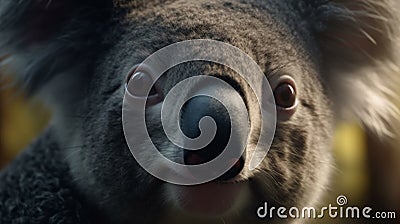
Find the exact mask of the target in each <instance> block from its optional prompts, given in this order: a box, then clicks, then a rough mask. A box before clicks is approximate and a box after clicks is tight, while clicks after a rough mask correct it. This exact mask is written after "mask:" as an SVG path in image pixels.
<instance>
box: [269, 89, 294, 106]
mask: <svg viewBox="0 0 400 224" xmlns="http://www.w3.org/2000/svg"><path fill="white" fill-rule="evenodd" d="M274 97H275V102H276V104H277V106H279V107H281V108H290V107H293V106H294V105H295V103H296V91H295V89H294V87H293V86H292V85H291V84H290V83H281V84H279V85H278V87H276V89H275V91H274Z"/></svg>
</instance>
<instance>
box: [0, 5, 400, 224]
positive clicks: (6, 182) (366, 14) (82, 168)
mask: <svg viewBox="0 0 400 224" xmlns="http://www.w3.org/2000/svg"><path fill="white" fill-rule="evenodd" d="M397 4H398V3H397V1H395V0H381V1H372V0H353V1H342V0H218V1H208V0H197V1H191V0H186V1H180V0H96V1H91V0H81V1H77V0H68V1H67V0H54V1H51V0H46V1H45V0H26V1H15V0H0V34H1V35H0V57H1V58H3V60H2V68H3V69H5V68H7V69H8V70H10V71H11V72H10V73H12V74H15V79H16V80H17V82H18V83H19V84H20V86H21V88H23V89H24V90H25V91H26V92H27V93H28V94H29V95H31V96H33V97H38V98H40V99H41V100H43V101H44V102H46V103H47V104H48V105H49V106H50V108H52V110H53V116H52V119H51V122H50V124H49V127H48V128H47V129H46V131H44V133H43V134H42V135H41V136H40V137H38V139H37V140H35V142H34V143H32V144H31V146H29V147H28V148H27V149H26V150H25V151H24V152H22V153H21V155H19V157H18V158H16V159H15V160H14V161H13V162H12V163H11V164H10V165H9V166H8V167H7V168H5V169H4V170H2V171H1V173H0V221H1V223H189V222H190V223H233V224H235V223H265V222H271V223H278V222H279V223H281V222H287V223H295V222H299V220H293V219H285V220H282V219H278V218H277V217H272V218H269V217H267V218H266V219H260V218H259V217H257V208H259V207H260V206H262V205H263V204H264V202H268V204H269V205H270V206H276V207H278V206H284V207H287V208H289V207H293V206H295V207H298V208H301V207H305V206H316V205H318V202H319V201H320V199H321V197H322V196H323V194H324V192H325V191H326V189H327V187H328V186H329V184H330V183H329V179H330V175H331V173H332V170H333V169H334V161H333V158H332V153H331V150H332V138H333V131H334V129H335V124H336V123H337V121H338V120H341V119H342V118H343V117H345V118H351V119H355V120H357V121H359V122H360V124H362V125H363V126H364V127H365V129H366V130H367V131H368V132H370V133H373V134H375V135H377V136H379V137H380V138H383V139H385V138H391V137H393V136H394V135H395V134H396V131H397V125H398V117H399V116H398V115H399V113H398V109H397V107H396V105H394V104H393V99H395V98H396V94H397V93H396V91H397V86H398V84H399V82H398V78H397V75H398V74H397V73H399V68H398V55H397V54H398V52H400V51H399V47H398V43H399V42H398V40H397V39H398V37H399V36H398V28H399V27H398V23H397V22H398V18H397V14H398V12H397V11H396V8H397ZM195 39H209V40H216V41H221V42H224V43H227V44H230V45H232V46H235V47H237V48H238V49H240V50H241V51H243V52H245V53H246V54H247V55H249V57H250V58H251V59H252V60H254V61H255V62H256V63H257V65H258V66H259V67H260V68H261V70H262V72H263V74H264V75H265V77H266V79H267V80H268V82H269V84H270V86H271V89H272V92H273V96H274V97H275V104H276V115H277V117H278V119H277V123H276V131H275V133H274V138H273V141H272V144H271V147H270V149H269V151H268V154H267V156H266V157H265V158H264V159H263V160H262V162H261V164H260V165H259V166H258V167H257V168H256V169H253V170H249V169H247V167H248V166H247V165H248V163H249V162H250V161H249V159H250V157H249V156H241V157H240V158H239V159H238V160H237V161H235V163H234V165H233V166H232V168H230V169H229V170H228V171H227V172H226V173H224V174H223V175H222V176H220V177H218V178H216V179H215V180H212V181H210V182H207V183H202V184H199V185H195V186H185V185H176V184H173V183H168V182H166V181H163V180H160V179H158V178H156V177H154V176H153V175H151V174H149V173H148V172H147V171H146V170H145V169H143V168H142V167H141V166H140V165H139V164H138V162H137V161H136V160H135V158H134V157H133V156H132V154H131V151H130V148H129V146H128V144H127V142H126V139H125V136H124V130H123V121H122V107H123V98H124V94H125V93H126V91H132V92H134V93H136V92H140V85H141V84H142V83H143V82H146V80H148V79H149V77H150V76H151V74H147V73H149V72H146V71H142V72H139V73H138V72H136V70H134V69H133V70H132V68H134V66H135V65H136V64H140V63H142V62H143V61H144V60H145V59H146V58H147V57H148V56H150V55H151V54H152V53H154V52H156V51H157V50H159V49H162V48H163V47H166V46H169V45H171V44H174V43H177V42H181V41H186V40H195ZM210 53H216V52H210ZM175 56H177V55H175ZM171 57H174V55H171ZM132 71H133V72H132ZM245 75H246V76H251V75H252V74H245ZM194 76H207V77H215V78H218V79H220V80H223V81H224V82H226V83H227V84H229V86H231V87H232V89H234V90H235V91H234V93H233V92H232V89H230V90H225V89H218V90H215V91H219V94H220V96H221V97H222V98H224V99H225V100H226V101H227V102H230V101H232V104H234V105H236V103H235V100H234V99H233V97H232V99H231V96H233V95H235V94H239V96H240V98H241V99H242V100H243V102H244V103H245V106H246V110H247V111H248V114H249V117H248V124H244V125H243V126H246V125H247V126H248V127H249V129H248V130H249V131H248V133H246V137H247V141H242V142H240V144H244V146H245V150H244V151H245V152H244V154H246V155H247V154H248V152H249V151H251V150H252V148H254V145H256V144H257V141H258V138H259V135H260V131H261V130H262V129H263V126H262V125H260V119H259V118H260V107H259V106H258V105H257V101H256V100H255V94H254V92H253V91H252V90H251V89H250V88H249V86H248V84H247V83H246V82H244V81H243V78H241V76H240V75H238V74H237V72H235V71H233V70H232V69H230V68H227V67H226V66H223V65H220V64H216V63H212V62H205V61H193V62H186V63H182V64H179V65H177V66H174V67H173V68H171V69H169V70H168V71H166V72H165V74H163V75H162V76H161V78H160V79H159V80H157V82H156V85H155V86H154V88H152V89H151V91H150V92H149V94H148V95H146V98H148V99H146V100H148V101H147V104H146V112H145V116H146V118H147V119H146V125H147V128H148V133H149V135H150V137H151V139H152V140H153V142H154V145H155V146H156V147H157V149H158V150H159V152H161V153H162V154H163V155H165V156H166V157H168V158H169V159H170V160H174V161H175V162H179V163H182V164H187V165H198V164H202V163H205V162H207V161H210V160H212V159H213V158H215V157H216V156H217V155H218V154H219V153H221V150H223V149H224V147H225V145H226V141H227V139H228V138H229V133H230V132H231V133H233V134H236V133H239V134H242V133H243V132H244V131H243V130H242V129H241V128H238V129H231V128H230V127H231V123H230V121H232V122H233V123H234V122H238V120H240V119H241V116H242V115H241V114H240V113H236V114H232V116H231V118H229V117H228V116H229V115H228V114H227V113H226V111H225V110H224V108H223V106H222V105H221V104H220V103H218V102H217V101H215V100H213V99H210V98H207V97H197V98H192V99H190V100H189V101H187V103H185V105H183V106H182V110H181V114H180V119H181V121H182V122H181V127H180V128H181V129H182V131H183V132H184V133H185V134H186V135H187V136H188V137H190V138H195V137H196V136H197V135H199V133H198V132H199V130H198V127H199V120H200V119H201V118H202V117H204V116H210V117H212V118H213V119H214V120H215V122H216V124H217V127H218V130H219V131H218V130H217V132H216V134H215V136H214V137H215V138H214V139H213V140H212V141H211V142H210V144H209V145H208V146H206V147H205V148H203V149H200V151H198V152H189V151H188V150H185V149H182V148H179V147H177V146H174V144H172V143H171V141H169V139H168V137H167V136H166V135H165V133H164V130H163V126H162V123H161V119H160V113H161V108H162V106H161V105H162V104H163V100H164V98H163V96H166V95H167V94H168V92H169V91H170V90H171V89H172V88H173V87H174V86H176V85H177V84H178V83H180V82H181V81H183V80H185V79H187V78H190V77H194ZM191 86H192V87H191V88H188V89H186V90H185V91H188V92H189V91H191V89H192V88H193V89H195V88H206V87H204V86H203V87H197V86H196V84H195V83H192V85H191ZM209 88H213V86H211V87H209ZM229 91H231V92H229ZM138 94H140V93H138ZM185 94H187V93H186V92H182V93H181V94H178V95H177V96H176V97H177V99H179V98H181V97H184V96H185ZM150 98H151V102H150ZM282 118H284V119H282ZM233 123H232V126H233ZM240 127H241V126H240ZM135 147H138V148H139V149H138V150H139V151H141V152H143V153H146V151H147V149H146V147H143V146H140V145H139V146H135ZM266 150H267V149H266ZM148 162H149V163H150V164H154V165H157V161H152V160H151V158H149V161H148ZM210 172H212V171H210ZM301 221H304V220H300V222H301Z"/></svg>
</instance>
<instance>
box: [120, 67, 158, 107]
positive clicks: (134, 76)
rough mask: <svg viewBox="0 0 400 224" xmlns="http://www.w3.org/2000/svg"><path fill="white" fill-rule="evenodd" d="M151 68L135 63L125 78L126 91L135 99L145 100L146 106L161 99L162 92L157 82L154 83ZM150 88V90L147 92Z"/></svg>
mask: <svg viewBox="0 0 400 224" xmlns="http://www.w3.org/2000/svg"><path fill="white" fill-rule="evenodd" d="M151 74H152V73H151V70H150V69H149V68H148V67H146V66H145V65H140V66H139V65H136V66H134V67H133V68H132V69H131V71H130V72H129V74H128V76H127V78H126V87H125V88H126V91H128V93H129V94H130V95H131V96H132V97H135V98H137V99H142V100H146V101H147V106H151V105H154V104H157V103H159V102H161V101H162V98H163V97H162V94H161V91H160V88H159V86H158V84H157V83H155V84H154V85H153V83H154V81H153V78H152V76H151ZM149 89H150V92H149Z"/></svg>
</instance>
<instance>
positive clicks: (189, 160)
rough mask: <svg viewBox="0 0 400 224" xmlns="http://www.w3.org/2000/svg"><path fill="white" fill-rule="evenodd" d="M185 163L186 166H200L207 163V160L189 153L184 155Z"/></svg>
mask: <svg viewBox="0 0 400 224" xmlns="http://www.w3.org/2000/svg"><path fill="white" fill-rule="evenodd" d="M184 163H185V164H186V165H200V164H203V163H205V160H204V159H203V158H202V157H201V156H200V155H199V154H197V153H194V152H188V153H185V155H184Z"/></svg>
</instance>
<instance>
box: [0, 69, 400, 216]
mask: <svg viewBox="0 0 400 224" xmlns="http://www.w3.org/2000/svg"><path fill="white" fill-rule="evenodd" d="M1 77H4V76H1ZM12 84H13V83H12V80H8V79H7V78H6V79H2V80H1V87H2V88H1V89H0V168H4V167H5V166H7V164H8V163H10V161H12V160H13V159H14V158H15V157H16V156H17V155H18V153H20V152H21V150H23V149H24V148H25V147H26V146H27V145H28V144H29V143H30V142H32V141H33V140H34V139H35V138H36V137H37V136H38V135H39V134H40V133H41V132H42V131H43V130H44V129H45V128H46V126H47V124H48V122H49V120H50V118H51V111H50V110H49V109H48V108H46V107H45V106H44V104H43V103H41V102H40V101H38V100H35V99H29V100H28V99H27V97H26V95H25V94H24V93H23V92H20V91H19V90H18V88H16V87H15V86H13V85H12ZM399 119H400V118H399ZM399 143H400V136H399V137H398V138H396V139H393V141H392V142H385V143H383V142H380V141H379V139H375V138H373V137H371V136H369V135H368V134H367V133H365V132H364V131H363V130H362V129H361V128H360V127H359V126H358V125H357V124H355V123H342V124H340V125H339V126H338V127H337V130H336V137H335V147H334V149H333V150H334V155H335V158H336V165H337V166H336V172H335V175H334V178H333V179H332V185H331V187H330V189H329V192H328V193H327V194H326V195H327V196H326V198H325V199H324V201H323V202H322V203H321V205H322V206H327V205H329V204H332V205H336V198H337V197H338V196H339V195H345V196H346V197H347V198H348V201H349V205H352V206H366V205H368V206H370V207H372V208H373V209H374V211H397V216H399V215H400V146H399ZM399 218H400V217H397V220H390V221H387V222H386V221H385V220H380V222H379V223H389V222H390V223H392V222H393V223H400V219H399ZM371 222H373V220H348V221H347V220H346V223H371ZM316 223H343V220H340V219H338V220H332V219H331V220H329V219H326V220H317V221H316Z"/></svg>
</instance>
